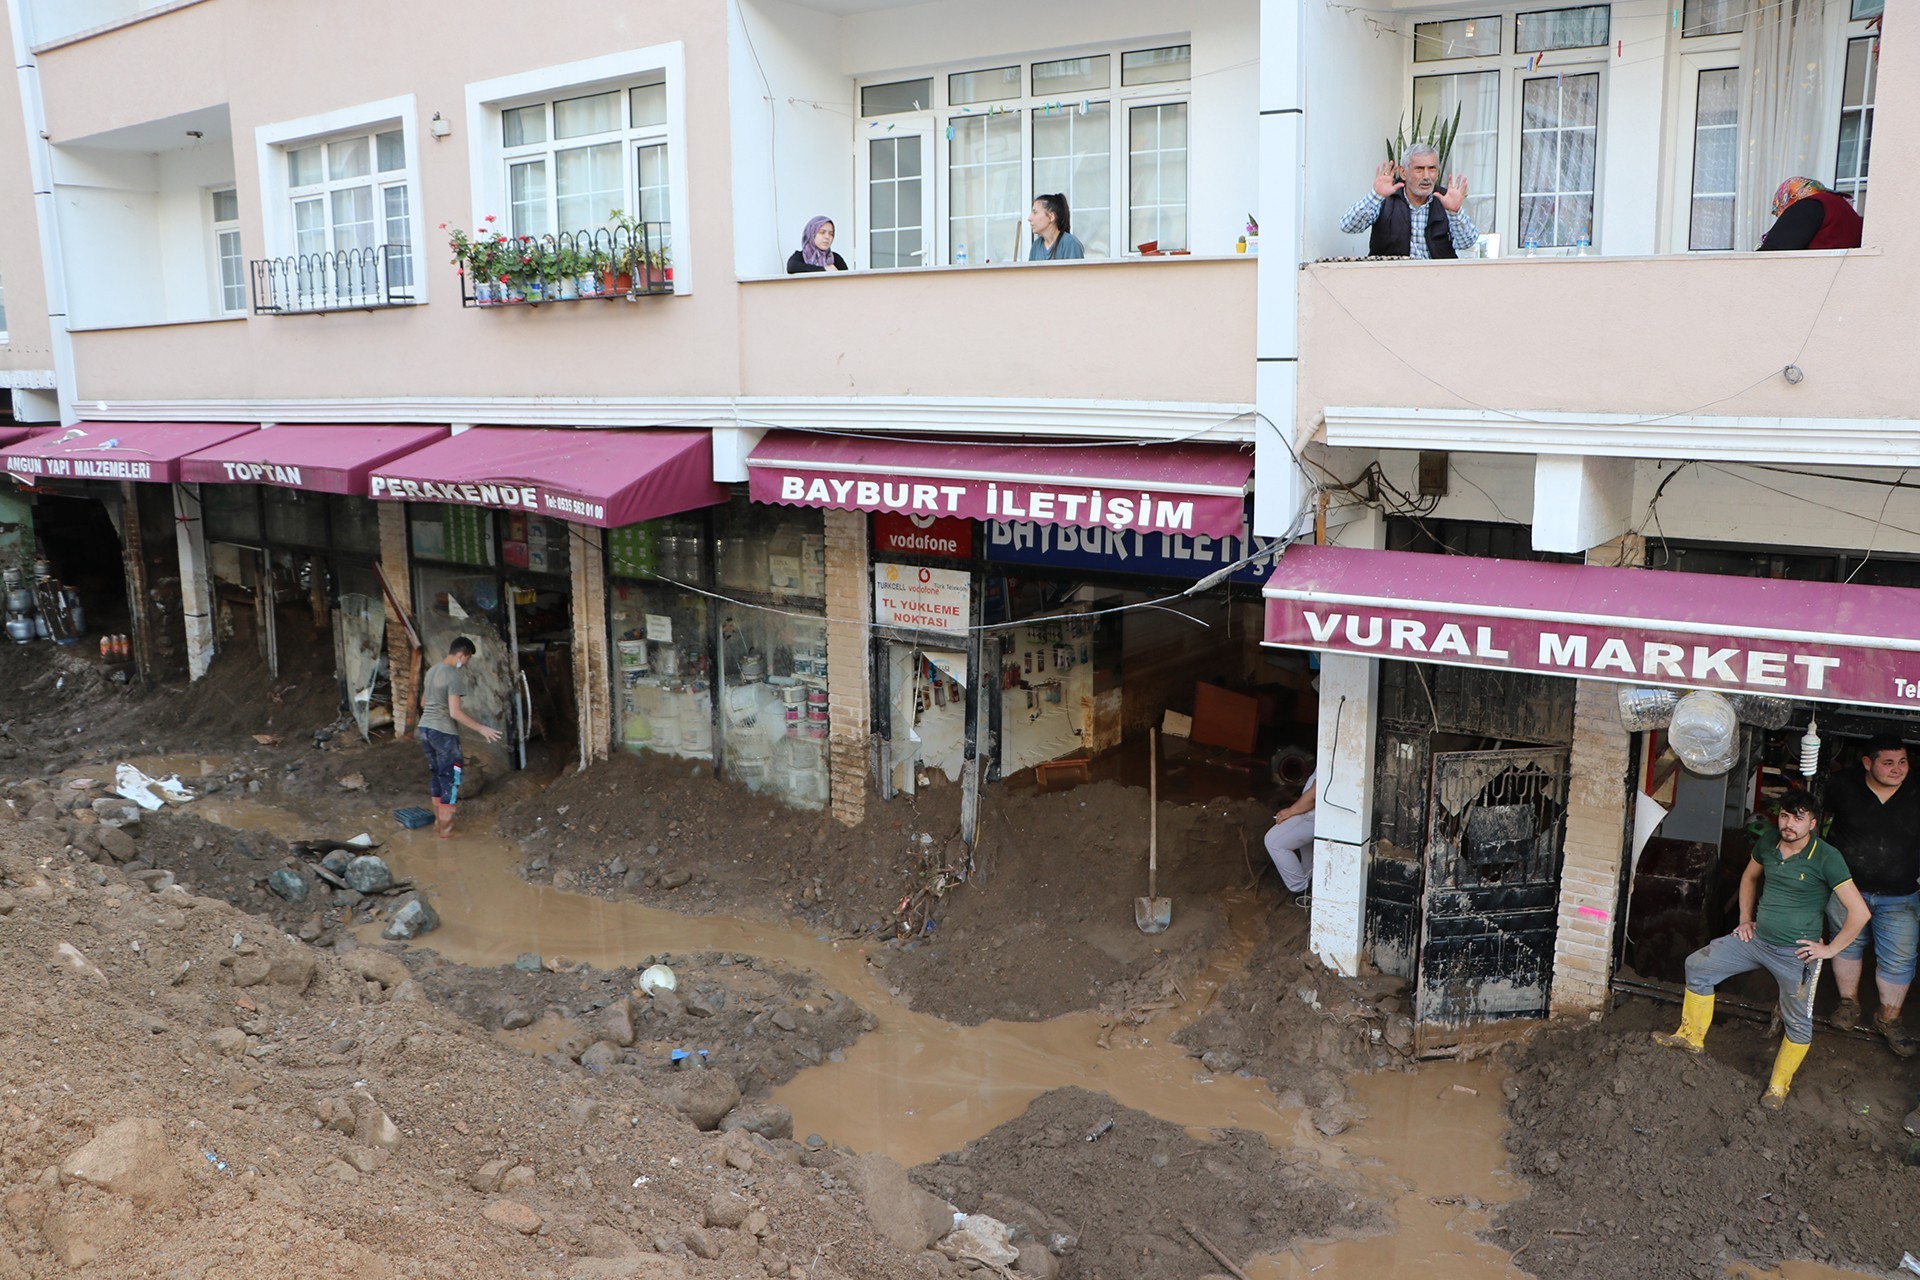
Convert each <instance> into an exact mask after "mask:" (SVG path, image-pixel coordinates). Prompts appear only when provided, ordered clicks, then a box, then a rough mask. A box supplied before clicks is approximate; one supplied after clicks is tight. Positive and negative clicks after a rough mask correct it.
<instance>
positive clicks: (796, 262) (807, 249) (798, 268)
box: [787, 217, 847, 276]
mask: <svg viewBox="0 0 1920 1280" xmlns="http://www.w3.org/2000/svg"><path fill="white" fill-rule="evenodd" d="M846 269H847V260H846V259H845V258H843V257H841V256H840V255H839V254H837V253H835V252H834V251H833V219H832V218H828V217H818V218H808V219H807V229H806V230H805V231H803V232H802V233H801V234H800V247H799V248H798V249H796V250H795V251H794V254H793V256H792V257H791V258H788V259H787V274H788V275H790V276H797V275H804V274H805V273H807V272H809V271H845V270H846Z"/></svg>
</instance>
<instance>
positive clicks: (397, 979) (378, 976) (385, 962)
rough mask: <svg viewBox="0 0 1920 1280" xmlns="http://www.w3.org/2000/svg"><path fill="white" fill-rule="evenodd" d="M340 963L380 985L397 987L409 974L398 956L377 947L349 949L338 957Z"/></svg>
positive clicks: (352, 971)
mask: <svg viewBox="0 0 1920 1280" xmlns="http://www.w3.org/2000/svg"><path fill="white" fill-rule="evenodd" d="M340 964H341V966H342V967H343V968H345V969H346V970H347V971H348V972H349V973H357V974H359V975H360V976H361V977H363V978H365V979H367V980H368V981H369V982H377V983H379V984H380V985H381V986H382V987H397V986H399V985H400V984H401V983H403V982H405V981H406V980H407V979H408V978H409V977H410V976H411V975H410V974H409V973H408V972H407V966H406V965H405V964H404V963H402V962H401V960H400V957H399V956H396V955H393V954H391V953H389V952H386V951H381V950H380V949H378V948H377V947H360V948H358V949H357V950H354V951H349V952H347V954H346V955H344V956H342V957H340Z"/></svg>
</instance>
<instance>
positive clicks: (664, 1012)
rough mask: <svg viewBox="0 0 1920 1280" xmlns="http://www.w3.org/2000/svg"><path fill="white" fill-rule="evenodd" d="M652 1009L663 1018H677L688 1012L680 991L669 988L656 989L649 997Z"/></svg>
mask: <svg viewBox="0 0 1920 1280" xmlns="http://www.w3.org/2000/svg"><path fill="white" fill-rule="evenodd" d="M647 999H648V1001H650V1002H651V1005H652V1008H653V1009H654V1011H655V1012H656V1013H658V1014H660V1016H661V1017H664V1018H677V1017H679V1016H680V1015H681V1014H683V1013H685V1012H686V1011H687V1006H686V1002H685V1001H683V1000H681V999H680V993H679V992H678V991H674V990H671V989H669V988H667V987H655V988H654V989H653V990H652V991H651V992H650V993H649V994H648V995H647Z"/></svg>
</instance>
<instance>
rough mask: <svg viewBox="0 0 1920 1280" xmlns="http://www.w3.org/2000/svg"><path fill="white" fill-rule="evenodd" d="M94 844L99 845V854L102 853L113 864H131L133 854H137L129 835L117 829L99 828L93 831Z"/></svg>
mask: <svg viewBox="0 0 1920 1280" xmlns="http://www.w3.org/2000/svg"><path fill="white" fill-rule="evenodd" d="M94 842H96V844H100V852H104V854H106V856H108V858H111V860H113V862H132V858H134V854H136V852H138V850H136V848H134V842H132V837H131V835H127V833H125V831H121V829H119V827H100V829H98V831H94Z"/></svg>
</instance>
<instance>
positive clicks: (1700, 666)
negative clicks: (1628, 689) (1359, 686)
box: [1266, 596, 1920, 709]
mask: <svg viewBox="0 0 1920 1280" xmlns="http://www.w3.org/2000/svg"><path fill="white" fill-rule="evenodd" d="M1266 643H1268V644H1270V645H1278V646H1281V647H1283V648H1290V649H1312V650H1317V651H1319V652H1322V653H1355V654H1364V655H1366V656H1368V657H1374V658H1399V659H1404V660H1407V661H1413V662H1439V663H1445V664H1448V665H1451V666H1463V667H1497V668H1501V669H1505V670H1510V671H1532V672H1537V673H1539V674H1542V675H1555V676H1572V677H1577V678H1579V679H1584V680H1610V681H1616V682H1619V683H1623V684H1645V685H1664V686H1667V687H1669V688H1677V689H1721V690H1725V691H1728V692H1738V693H1764V694H1772V695H1774V696H1776V697H1786V698H1807V699H1812V700H1815V701H1822V702H1853V703H1861V704H1865V705H1871V706H1882V707H1903V708H1907V709H1912V708H1914V707H1916V706H1920V653H1916V652H1913V651H1909V650H1902V649H1886V648H1878V647H1872V646H1869V645H1866V644H1859V643H1850V642H1848V640H1847V639H1846V638H1845V637H1836V638H1834V639H1831V640H1815V639H1787V638H1770V637H1766V636H1762V635H1755V634H1742V635H1729V634H1725V633H1724V632H1721V633H1716V632H1713V631H1709V630H1703V631H1700V632H1689V631H1677V630H1672V629H1654V628H1649V627H1638V626H1634V625H1632V624H1631V623H1630V622H1627V621H1625V620H1620V621H1614V620H1607V621H1603V622H1577V621H1561V620H1557V619H1553V618H1544V617H1508V616H1501V615H1497V614H1476V613H1473V612H1470V611H1464V610H1463V611H1460V612H1440V611H1435V610H1426V609H1393V608H1386V607H1381V606H1377V605H1354V604H1343V603H1327V604H1321V603H1315V602H1311V601H1303V600H1291V599H1283V598H1276V597H1273V596H1269V597H1268V600H1267V626H1266Z"/></svg>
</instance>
